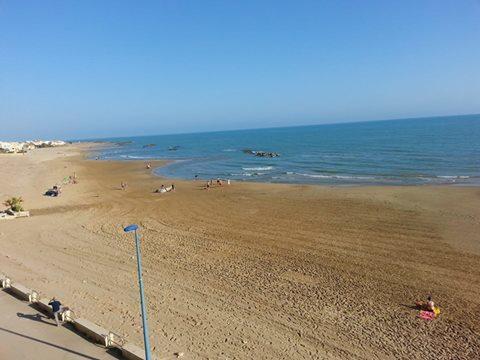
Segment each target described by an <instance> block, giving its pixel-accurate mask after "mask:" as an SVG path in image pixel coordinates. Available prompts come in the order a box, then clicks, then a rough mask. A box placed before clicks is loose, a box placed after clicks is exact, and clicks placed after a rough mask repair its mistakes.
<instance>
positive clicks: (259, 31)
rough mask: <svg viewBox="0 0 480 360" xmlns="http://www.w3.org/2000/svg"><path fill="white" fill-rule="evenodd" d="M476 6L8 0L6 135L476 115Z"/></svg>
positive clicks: (2, 65)
mask: <svg viewBox="0 0 480 360" xmlns="http://www.w3.org/2000/svg"><path fill="white" fill-rule="evenodd" d="M479 39H480V2H479V1H478V0H463V1H459V0H457V1H446V0H442V1H438V0H436V1H418V0H417V1H333V0H332V1H320V0H316V1H298V0H297V1H278V0H277V1H266V0H256V1H247V0H241V1H240V0H239V1H223V0H219V1H208V0H202V1H193V0H192V1H180V0H171V1H161V0H159V1H141V2H137V1H120V0H116V1H107V0H102V1H88V0H82V1H67V0H59V1H46V0H44V1H13V0H11V1H9V0H3V1H0V138H1V139H14V138H32V137H33V138H38V137H44V138H45V137H48V138H50V137H56V138H84V137H107V136H120V135H125V136H128V135H143V134H162V133H177V132H195V131H208V130H224V129H238V128H254V127H272V126H287V125H297V124H298V125H300V124H317V123H318V124H320V123H331V122H343V121H362V120H375V119H389V118H406V117H417V116H419V117H421V116H430V115H451V114H469V113H480V96H479V95H480V66H479V64H480V46H479V45H480V42H479V41H480V40H479Z"/></svg>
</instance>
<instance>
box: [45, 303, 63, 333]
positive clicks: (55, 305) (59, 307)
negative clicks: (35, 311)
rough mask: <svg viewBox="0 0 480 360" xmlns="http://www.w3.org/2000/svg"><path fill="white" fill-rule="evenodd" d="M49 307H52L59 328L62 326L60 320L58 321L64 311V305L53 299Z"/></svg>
mask: <svg viewBox="0 0 480 360" xmlns="http://www.w3.org/2000/svg"><path fill="white" fill-rule="evenodd" d="M48 305H50V306H51V307H52V310H53V317H54V318H55V322H56V323H57V326H60V320H59V319H58V315H59V313H60V311H61V310H62V303H61V302H60V301H58V300H57V299H55V298H53V299H52V300H50V302H49V303H48Z"/></svg>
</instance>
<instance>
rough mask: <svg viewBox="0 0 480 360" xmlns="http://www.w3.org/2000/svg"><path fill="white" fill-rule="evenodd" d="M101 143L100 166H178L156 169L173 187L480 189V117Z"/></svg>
mask: <svg viewBox="0 0 480 360" xmlns="http://www.w3.org/2000/svg"><path fill="white" fill-rule="evenodd" d="M96 140H98V141H105V142H107V143H108V145H107V146H106V147H102V149H101V150H100V151H99V152H98V153H96V154H93V155H92V156H93V157H98V158H99V159H104V160H125V161H128V160H144V161H145V162H148V161H151V160H154V159H168V160H172V161H171V162H170V164H169V165H167V166H165V167H161V168H157V169H154V173H155V174H156V175H159V176H164V177H169V178H172V179H194V178H198V179H203V180H206V179H217V178H220V179H231V180H236V181H255V182H267V183H297V184H326V185H428V184H450V185H480V115H468V116H449V117H431V118H419V119H403V120H386V121H370V122H353V123H341V124H326V125H313V126H295V127H284V128H269V129H253V130H235V131H218V132H204V133H192V134H175V135H154V136H153V135H152V136H142V137H127V138H109V139H96ZM90 141H91V140H90ZM262 151H263V152H271V153H275V154H278V156H277V157H268V156H258V155H259V152H262ZM260 154H261V153H260Z"/></svg>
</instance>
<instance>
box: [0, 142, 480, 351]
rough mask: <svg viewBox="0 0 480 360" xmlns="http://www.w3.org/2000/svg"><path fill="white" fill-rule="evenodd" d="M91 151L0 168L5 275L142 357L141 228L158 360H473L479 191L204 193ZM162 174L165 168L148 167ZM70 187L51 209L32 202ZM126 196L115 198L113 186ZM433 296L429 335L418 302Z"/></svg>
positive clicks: (55, 152)
mask: <svg viewBox="0 0 480 360" xmlns="http://www.w3.org/2000/svg"><path fill="white" fill-rule="evenodd" d="M92 146H93V145H89V144H83V145H71V146H67V147H61V148H49V149H37V150H34V151H31V152H29V153H27V154H26V155H0V166H1V169H2V171H1V174H2V176H1V177H0V199H1V200H2V201H3V200H5V199H6V198H8V197H11V196H22V197H23V198H24V200H25V207H26V209H27V210H30V212H31V215H32V216H31V217H30V218H23V219H15V220H8V221H0V246H1V251H0V271H2V272H4V273H6V274H7V275H9V276H11V277H12V278H14V279H16V280H17V281H20V282H22V283H24V284H25V285H27V286H30V287H32V288H34V289H38V290H39V291H40V292H43V293H45V295H50V296H52V295H55V296H56V297H57V298H59V299H61V301H62V302H63V303H65V304H68V305H69V306H70V307H72V308H73V309H74V310H75V312H76V314H77V315H78V316H81V317H85V318H87V319H90V320H92V321H94V322H97V323H98V324H101V325H102V326H104V327H105V328H107V329H110V330H112V331H115V332H117V333H119V334H122V335H124V336H126V337H127V338H128V339H131V340H133V341H134V342H136V343H137V344H139V345H141V344H142V335H141V318H140V312H139V306H138V288H137V280H136V268H135V266H136V261H135V257H134V254H135V252H134V242H133V240H132V238H131V235H127V234H124V232H123V230H122V228H123V226H125V225H128V224H130V223H138V224H139V225H140V226H141V234H142V237H143V239H142V247H143V248H142V251H143V261H144V281H145V286H146V295H147V298H148V310H149V324H150V332H151V339H152V344H153V346H154V349H155V350H154V351H155V353H156V354H160V355H162V356H163V354H173V353H174V352H183V353H184V354H185V355H184V358H185V359H478V358H479V357H480V206H479V204H480V188H479V187H454V186H436V187H435V186H410V187H408V186H406V187H386V186H385V187H328V186H306V185H273V184H258V183H238V182H235V183H233V184H232V185H230V186H226V185H225V186H222V187H219V186H215V187H213V188H212V189H210V190H208V191H206V190H203V185H204V182H200V181H198V182H195V181H173V182H174V183H175V186H176V189H177V190H176V191H175V192H171V193H167V194H156V193H153V190H154V189H156V188H159V187H160V185H161V184H165V185H170V184H171V183H172V180H167V179H161V178H159V177H155V176H153V175H152V173H151V170H147V169H146V168H145V166H144V163H143V162H134V161H132V162H126V161H125V162H106V161H94V160H86V159H85V156H86V153H87V152H88V151H89V150H90V149H91V147H92ZM153 165H154V167H155V166H161V165H162V162H156V163H154V164H153ZM73 173H76V175H77V176H78V181H79V183H78V184H75V185H74V184H69V185H65V186H63V193H62V195H61V196H60V197H58V198H49V197H45V196H43V195H42V194H43V193H44V192H45V190H47V189H48V188H49V187H51V186H52V185H54V184H55V183H60V182H61V181H62V179H64V178H65V177H67V176H69V175H72V174H73ZM122 181H124V182H127V184H128V187H127V188H126V190H121V188H120V183H121V182H122ZM428 294H432V296H433V298H434V300H435V301H436V303H437V304H438V305H439V306H440V307H441V310H442V313H441V315H440V316H439V318H437V319H435V320H434V321H431V322H426V321H425V320H422V319H419V318H417V314H418V312H417V311H416V310H414V309H413V308H412V306H413V305H414V302H415V300H422V299H425V297H426V296H427V295H428Z"/></svg>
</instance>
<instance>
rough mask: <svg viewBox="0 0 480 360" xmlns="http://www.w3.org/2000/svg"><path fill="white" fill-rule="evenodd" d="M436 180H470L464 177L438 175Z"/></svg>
mask: <svg viewBox="0 0 480 360" xmlns="http://www.w3.org/2000/svg"><path fill="white" fill-rule="evenodd" d="M437 178H441V179H470V176H466V175H438V176H437Z"/></svg>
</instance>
